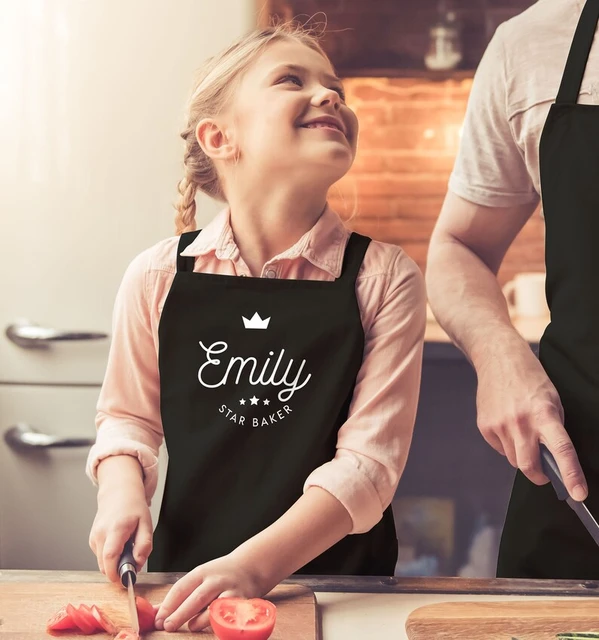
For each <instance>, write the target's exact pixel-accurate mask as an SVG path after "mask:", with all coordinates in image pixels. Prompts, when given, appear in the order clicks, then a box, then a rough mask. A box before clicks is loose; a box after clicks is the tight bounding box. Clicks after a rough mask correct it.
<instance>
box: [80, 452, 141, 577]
mask: <svg viewBox="0 0 599 640" xmlns="http://www.w3.org/2000/svg"><path fill="white" fill-rule="evenodd" d="M102 464H104V463H102ZM121 479H122V478H121ZM152 532H153V527H152V516H151V514H150V508H149V507H148V505H147V502H146V497H145V492H144V488H143V484H142V483H141V482H137V483H136V482H121V481H120V479H119V477H118V476H117V475H116V474H115V476H113V477H111V478H110V480H105V481H102V482H101V483H100V489H99V491H98V511H97V513H96V518H95V520H94V523H93V525H92V529H91V532H90V536H89V546H90V547H91V550H92V551H93V552H94V553H95V554H96V557H97V559H98V567H99V568H100V571H101V572H102V573H103V574H104V575H106V576H107V577H108V579H109V580H110V581H111V582H118V581H119V576H118V561H119V558H120V557H121V554H122V553H123V548H124V546H125V543H126V542H127V540H129V539H130V538H131V537H132V536H135V537H134V540H133V557H134V559H135V562H136V564H137V569H138V570H139V569H141V567H143V565H144V563H145V561H146V560H147V558H148V556H149V555H150V552H151V551H152Z"/></svg>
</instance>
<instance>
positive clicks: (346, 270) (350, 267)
mask: <svg viewBox="0 0 599 640" xmlns="http://www.w3.org/2000/svg"><path fill="white" fill-rule="evenodd" d="M369 244H370V238H368V237H366V236H362V235H360V234H359V233H355V232H354V233H352V234H351V235H350V237H349V240H348V241H347V246H346V247H345V255H344V256H343V267H342V269H341V276H340V277H339V280H344V281H346V282H347V283H348V284H351V285H352V286H353V285H354V284H355V282H356V278H357V277H358V272H359V271H360V267H361V266H362V261H363V260H364V255H365V254H366V249H368V245H369Z"/></svg>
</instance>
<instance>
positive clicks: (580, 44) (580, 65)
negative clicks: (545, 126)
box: [555, 0, 599, 104]
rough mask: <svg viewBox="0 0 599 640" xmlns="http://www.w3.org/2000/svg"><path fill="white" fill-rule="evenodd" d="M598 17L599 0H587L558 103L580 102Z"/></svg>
mask: <svg viewBox="0 0 599 640" xmlns="http://www.w3.org/2000/svg"><path fill="white" fill-rule="evenodd" d="M598 19H599V0H587V1H586V3H585V5H584V7H583V9H582V13H581V14H580V19H579V20H578V25H577V26H576V31H575V33H574V39H573V40H572V44H571V45H570V53H569V54H568V60H567V61H566V68H565V69H564V75H563V76H562V81H561V84H560V87H559V91H558V92H557V98H556V99H555V102H556V103H557V104H576V103H577V102H578V94H579V92H580V85H581V84H582V78H583V77H584V71H585V69H586V66H587V60H588V57H589V52H590V51H591V46H592V44H593V38H594V37H595V29H596V28H597V20H598Z"/></svg>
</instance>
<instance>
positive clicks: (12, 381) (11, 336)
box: [0, 0, 256, 570]
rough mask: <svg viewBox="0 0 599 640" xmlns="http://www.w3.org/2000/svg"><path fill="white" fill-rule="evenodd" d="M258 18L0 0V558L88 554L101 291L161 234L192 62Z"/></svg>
mask: <svg viewBox="0 0 599 640" xmlns="http://www.w3.org/2000/svg"><path fill="white" fill-rule="evenodd" d="M255 20H256V3H255V0H176V1H173V0H0V570H1V569H73V570H75V569H95V568H97V565H96V561H95V557H94V556H93V554H92V552H91V550H90V549H89V547H88V537H89V530H90V527H91V523H92V521H93V517H94V514H95V508H96V498H95V489H94V488H93V486H92V485H91V483H90V482H89V480H88V479H87V478H86V476H85V474H84V465H85V460H86V457H87V453H88V451H89V447H90V445H91V443H92V442H93V439H94V436H95V426H94V416H95V404H96V400H97V397H98V392H99V389H100V385H101V382H102V378H103V375H104V370H105V364H106V359H107V354H108V347H109V344H110V331H111V326H110V325H111V313H112V305H113V301H114V296H115V293H116V290H117V288H118V285H119V283H120V280H121V277H122V275H123V272H124V270H125V268H126V267H127V265H128V263H129V262H130V260H131V259H132V258H133V257H134V256H135V255H136V254H137V253H139V252H140V251H142V250H143V249H145V248H147V247H149V246H151V245H153V244H154V243H155V242H157V241H159V240H160V239H162V238H164V237H167V236H170V235H173V233H174V226H173V215H174V210H173V207H172V204H173V202H174V201H175V198H176V183H177V181H178V180H179V178H180V176H181V170H182V142H181V139H180V138H179V131H180V129H181V126H182V124H183V112H184V105H185V102H186V99H187V97H188V94H189V91H190V89H191V86H192V82H193V77H194V70H195V69H196V68H197V67H198V66H199V65H200V64H201V62H202V61H203V60H204V59H205V58H206V57H207V56H209V55H211V54H213V53H215V52H216V51H218V50H219V49H221V48H222V47H224V46H226V45H227V44H228V43H229V42H230V41H231V40H233V39H234V38H235V37H237V36H238V35H240V34H241V33H243V32H244V31H246V30H248V29H250V28H251V27H252V26H253V24H254V23H255ZM198 204H199V209H198V210H199V223H200V224H203V223H205V222H206V221H207V220H209V219H210V218H211V217H212V215H214V213H215V212H216V211H217V210H218V205H217V204H215V203H213V202H210V201H209V200H208V199H206V198H199V200H198ZM163 471H164V468H163ZM162 478H164V473H163V474H162ZM158 507H159V500H156V501H155V502H154V504H153V515H154V517H156V513H157V510H158Z"/></svg>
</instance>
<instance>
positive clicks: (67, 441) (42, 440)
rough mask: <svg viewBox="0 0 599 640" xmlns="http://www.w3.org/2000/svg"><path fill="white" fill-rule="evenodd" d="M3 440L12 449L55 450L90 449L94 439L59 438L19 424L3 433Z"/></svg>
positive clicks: (21, 423)
mask: <svg viewBox="0 0 599 640" xmlns="http://www.w3.org/2000/svg"><path fill="white" fill-rule="evenodd" d="M4 440H5V442H6V443H7V444H8V446H9V447H11V448H12V449H20V450H23V449H28V450H31V449H56V448H72V447H91V446H92V445H93V444H94V443H95V440H94V438H59V437H57V436H51V435H48V434H47V433H41V432H40V431H37V429H34V428H33V427H30V426H29V425H28V424H25V423H23V422H20V423H18V424H16V425H15V426H14V427H10V428H9V429H7V430H6V431H5V432H4Z"/></svg>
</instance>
